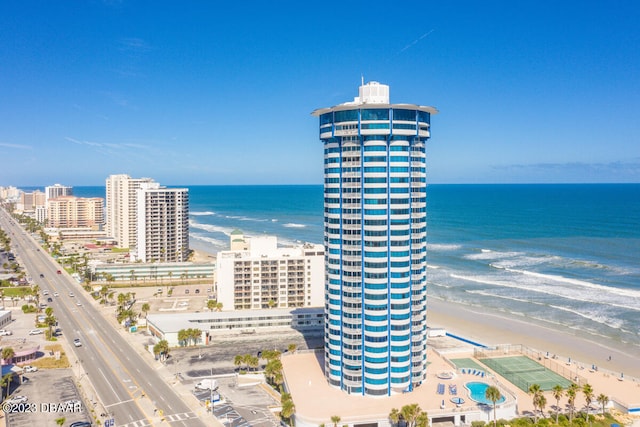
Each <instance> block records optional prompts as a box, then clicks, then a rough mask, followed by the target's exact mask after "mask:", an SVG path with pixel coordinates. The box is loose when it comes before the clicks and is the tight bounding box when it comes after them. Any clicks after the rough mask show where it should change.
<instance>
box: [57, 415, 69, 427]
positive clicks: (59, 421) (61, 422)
mask: <svg viewBox="0 0 640 427" xmlns="http://www.w3.org/2000/svg"><path fill="white" fill-rule="evenodd" d="M65 421H67V419H66V418H65V417H60V418H56V424H58V425H59V426H62V425H64V422H65Z"/></svg>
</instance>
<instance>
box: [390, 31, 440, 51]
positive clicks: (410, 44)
mask: <svg viewBox="0 0 640 427" xmlns="http://www.w3.org/2000/svg"><path fill="white" fill-rule="evenodd" d="M434 31H435V29H431V30H429V31H427V32H426V33H424V34H423V35H421V36H420V37H418V38H417V39H415V40H414V41H412V42H411V43H409V44H408V45H406V46H405V47H403V48H402V49H400V52H398V53H402V52H404V51H405V50H407V49H409V48H411V47H413V46H415V45H416V44H418V42H419V41H420V40H422V39H423V38H425V37H427V36H428V35H429V34H431V33H433V32H434Z"/></svg>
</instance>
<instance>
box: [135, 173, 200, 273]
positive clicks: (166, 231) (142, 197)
mask: <svg viewBox="0 0 640 427" xmlns="http://www.w3.org/2000/svg"><path fill="white" fill-rule="evenodd" d="M136 196H137V222H138V225H137V239H136V240H137V243H136V256H137V258H138V259H139V260H140V261H142V262H154V261H158V262H182V261H186V260H187V258H188V256H189V190H188V189H187V188H166V187H161V186H160V184H158V183H156V182H150V183H141V184H140V188H138V190H137V191H136Z"/></svg>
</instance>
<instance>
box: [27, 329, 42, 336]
mask: <svg viewBox="0 0 640 427" xmlns="http://www.w3.org/2000/svg"><path fill="white" fill-rule="evenodd" d="M43 332H44V331H43V330H42V329H32V330H30V331H29V335H40V334H42V333H43Z"/></svg>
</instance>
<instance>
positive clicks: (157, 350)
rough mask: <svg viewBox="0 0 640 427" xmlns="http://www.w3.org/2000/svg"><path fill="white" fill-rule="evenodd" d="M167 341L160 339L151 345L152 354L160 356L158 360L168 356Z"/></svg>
mask: <svg viewBox="0 0 640 427" xmlns="http://www.w3.org/2000/svg"><path fill="white" fill-rule="evenodd" d="M169 351H170V349H169V343H168V342H167V340H160V341H158V343H157V344H156V345H154V346H153V354H154V355H155V356H157V357H159V358H160V360H166V359H167V358H168V357H169Z"/></svg>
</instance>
